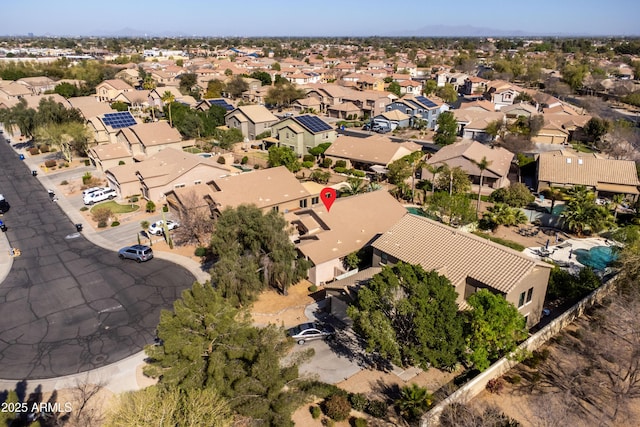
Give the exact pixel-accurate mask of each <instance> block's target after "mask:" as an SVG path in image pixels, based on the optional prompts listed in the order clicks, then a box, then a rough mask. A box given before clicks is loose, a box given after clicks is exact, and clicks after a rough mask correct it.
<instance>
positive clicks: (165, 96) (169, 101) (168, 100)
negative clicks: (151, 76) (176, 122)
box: [162, 90, 176, 127]
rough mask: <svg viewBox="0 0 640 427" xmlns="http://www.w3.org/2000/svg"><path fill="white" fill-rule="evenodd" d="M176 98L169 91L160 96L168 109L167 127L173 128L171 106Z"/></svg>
mask: <svg viewBox="0 0 640 427" xmlns="http://www.w3.org/2000/svg"><path fill="white" fill-rule="evenodd" d="M175 100H176V97H175V96H174V95H173V93H171V92H170V91H168V90H166V91H165V92H164V93H163V94H162V102H164V103H165V104H168V107H169V126H171V127H173V122H172V121H171V104H172V103H173V102H175Z"/></svg>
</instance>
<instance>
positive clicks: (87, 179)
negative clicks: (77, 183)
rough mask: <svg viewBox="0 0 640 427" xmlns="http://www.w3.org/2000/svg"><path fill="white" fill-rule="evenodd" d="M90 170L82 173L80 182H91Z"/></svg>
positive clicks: (84, 183)
mask: <svg viewBox="0 0 640 427" xmlns="http://www.w3.org/2000/svg"><path fill="white" fill-rule="evenodd" d="M91 178H92V176H91V172H87V173H85V174H84V175H82V184H83V185H87V184H88V183H89V182H91Z"/></svg>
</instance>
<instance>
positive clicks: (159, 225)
mask: <svg viewBox="0 0 640 427" xmlns="http://www.w3.org/2000/svg"><path fill="white" fill-rule="evenodd" d="M179 226H180V224H178V223H177V222H176V221H172V220H170V219H169V220H167V230H169V231H171V230H173V229H176V228H178V227H179ZM163 229H164V221H163V220H159V221H156V222H154V223H153V224H151V225H150V226H149V233H150V234H155V235H156V236H160V235H161V234H162V230H163Z"/></svg>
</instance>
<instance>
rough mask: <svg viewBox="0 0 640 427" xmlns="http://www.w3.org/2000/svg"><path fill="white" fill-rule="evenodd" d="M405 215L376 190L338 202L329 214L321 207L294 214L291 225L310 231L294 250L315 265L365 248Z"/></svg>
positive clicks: (391, 201)
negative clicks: (299, 224) (302, 226)
mask: <svg viewBox="0 0 640 427" xmlns="http://www.w3.org/2000/svg"><path fill="white" fill-rule="evenodd" d="M406 214H407V211H406V209H405V208H404V207H403V206H402V205H401V204H400V203H398V201H397V200H396V199H394V198H393V197H392V196H391V195H390V194H389V193H388V192H386V191H383V190H378V191H372V192H369V193H364V194H359V195H357V196H351V197H344V198H339V199H337V200H336V201H335V203H334V204H333V206H332V207H331V210H330V211H329V212H327V210H326V208H325V207H324V206H318V207H316V208H313V209H305V210H301V211H296V212H295V213H294V216H295V217H296V219H293V220H292V222H294V221H298V222H300V223H301V224H303V225H304V227H305V228H307V229H308V230H309V233H308V234H307V236H308V238H306V239H305V238H302V236H301V240H300V243H299V244H298V245H297V247H298V249H299V250H300V252H302V253H303V254H304V255H305V256H307V257H308V258H309V259H310V260H311V261H313V263H314V264H316V265H318V264H320V263H323V262H326V261H330V260H332V259H336V258H341V257H343V256H346V255H349V254H350V253H352V252H355V251H357V250H359V249H360V248H363V247H365V246H366V245H367V244H369V243H370V242H371V241H372V240H373V239H374V238H376V237H377V236H379V235H380V234H382V233H384V232H385V231H386V230H387V229H388V228H389V227H391V226H392V225H393V224H395V223H396V222H397V221H398V220H399V219H400V218H402V217H403V216H404V215H406Z"/></svg>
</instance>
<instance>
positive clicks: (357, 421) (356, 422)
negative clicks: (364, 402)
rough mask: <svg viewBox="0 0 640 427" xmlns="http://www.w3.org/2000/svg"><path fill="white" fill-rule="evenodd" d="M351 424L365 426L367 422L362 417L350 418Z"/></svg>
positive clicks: (356, 426)
mask: <svg viewBox="0 0 640 427" xmlns="http://www.w3.org/2000/svg"><path fill="white" fill-rule="evenodd" d="M351 420H352V421H351V425H352V426H353V427H367V426H368V425H369V423H368V422H367V420H365V419H364V418H352V419H351Z"/></svg>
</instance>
